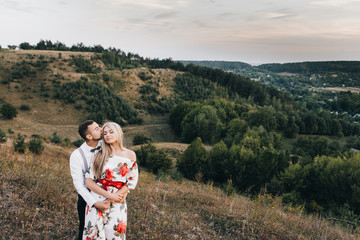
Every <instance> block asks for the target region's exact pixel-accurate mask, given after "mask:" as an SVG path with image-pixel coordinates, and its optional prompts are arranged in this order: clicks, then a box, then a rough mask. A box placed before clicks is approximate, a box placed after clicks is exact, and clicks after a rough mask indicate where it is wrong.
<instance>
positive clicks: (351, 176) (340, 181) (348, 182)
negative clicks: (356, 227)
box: [268, 154, 360, 215]
mask: <svg viewBox="0 0 360 240" xmlns="http://www.w3.org/2000/svg"><path fill="white" fill-rule="evenodd" d="M359 176H360V154H353V155H351V156H349V157H346V158H340V157H328V156H321V157H320V156H319V157H316V158H315V160H314V161H313V162H311V163H309V164H306V165H301V164H300V163H298V164H295V165H291V166H290V167H289V168H288V169H286V170H285V171H284V172H283V173H280V174H279V175H278V176H277V177H275V178H274V179H273V180H272V181H271V183H270V185H269V187H268V190H269V191H271V192H272V193H276V194H281V195H282V196H283V198H284V201H285V202H291V203H293V204H299V205H302V204H303V203H304V202H305V203H306V208H307V209H308V210H310V211H322V212H329V211H331V212H333V213H337V214H336V215H339V214H340V215H341V214H343V213H339V210H340V209H341V208H342V207H344V206H345V205H346V204H347V205H348V206H349V207H350V210H352V211H354V212H355V213H356V214H360V204H359V203H360V202H359V193H360V191H359V187H358V186H359V184H360V178H359Z"/></svg>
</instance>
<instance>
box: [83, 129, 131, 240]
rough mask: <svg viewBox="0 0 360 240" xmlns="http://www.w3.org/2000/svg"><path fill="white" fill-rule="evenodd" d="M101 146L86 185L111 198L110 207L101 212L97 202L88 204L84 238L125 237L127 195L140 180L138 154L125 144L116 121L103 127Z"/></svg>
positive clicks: (94, 192)
mask: <svg viewBox="0 0 360 240" xmlns="http://www.w3.org/2000/svg"><path fill="white" fill-rule="evenodd" d="M102 131H103V141H102V143H101V150H100V151H99V153H98V154H97V155H96V157H95V159H94V162H93V164H92V166H91V169H90V171H89V172H88V173H87V174H86V176H85V177H86V181H85V185H86V187H88V188H89V189H90V190H91V193H92V194H93V195H94V196H95V197H96V199H99V201H102V200H104V199H106V198H107V199H109V201H111V204H110V209H108V210H106V211H104V212H100V211H98V210H97V209H96V208H95V207H94V206H86V213H85V214H86V215H85V226H84V234H83V239H85V240H89V239H122V240H124V239H125V232H126V226H127V205H126V201H125V197H126V195H127V193H128V191H129V189H134V188H135V186H136V184H137V181H138V167H137V164H136V155H135V153H134V152H133V151H131V150H129V149H126V148H124V146H123V132H122V130H121V127H120V126H119V125H118V124H117V123H114V122H108V123H105V125H104V126H103V128H102Z"/></svg>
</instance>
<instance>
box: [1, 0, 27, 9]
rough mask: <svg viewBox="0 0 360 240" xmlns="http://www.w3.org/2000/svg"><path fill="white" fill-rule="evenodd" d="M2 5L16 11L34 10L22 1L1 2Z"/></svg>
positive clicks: (7, 0) (8, 0)
mask: <svg viewBox="0 0 360 240" xmlns="http://www.w3.org/2000/svg"><path fill="white" fill-rule="evenodd" d="M0 5H1V6H3V7H5V8H8V9H11V10H14V11H22V12H31V11H32V9H33V7H32V6H31V5H29V4H24V3H23V2H21V1H14V0H0Z"/></svg>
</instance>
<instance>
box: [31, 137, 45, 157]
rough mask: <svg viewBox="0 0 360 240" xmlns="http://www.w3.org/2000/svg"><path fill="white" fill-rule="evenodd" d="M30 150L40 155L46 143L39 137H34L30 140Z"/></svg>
mask: <svg viewBox="0 0 360 240" xmlns="http://www.w3.org/2000/svg"><path fill="white" fill-rule="evenodd" d="M29 150H30V152H32V153H35V154H38V155H40V154H41V153H42V152H43V151H44V145H43V143H42V141H41V138H39V137H37V136H36V137H35V136H34V137H32V139H31V140H30V142H29Z"/></svg>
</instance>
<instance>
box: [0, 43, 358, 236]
mask: <svg viewBox="0 0 360 240" xmlns="http://www.w3.org/2000/svg"><path fill="white" fill-rule="evenodd" d="M97 49H100V50H99V51H93V52H86V51H84V52H75V51H48V50H16V51H12V50H4V51H0V69H1V71H0V81H1V85H0V93H1V99H0V101H1V102H0V103H1V104H3V103H10V104H12V105H14V106H15V107H16V108H17V111H18V112H19V113H18V115H17V117H15V118H14V119H11V120H7V119H4V118H1V119H0V124H1V130H3V131H1V132H0V134H4V133H5V134H6V135H8V137H9V139H8V140H7V142H6V143H4V144H2V149H3V151H4V156H5V157H4V158H3V159H2V162H1V164H2V165H1V169H3V170H4V175H3V176H4V177H3V179H4V184H3V185H2V190H1V191H2V192H3V193H6V192H10V193H11V194H10V195H9V196H7V197H6V198H4V204H5V205H6V206H9V209H11V210H9V212H7V213H6V214H7V215H6V216H7V217H8V218H6V219H7V220H6V221H7V222H8V223H7V224H5V226H7V227H6V228H5V229H6V231H7V232H8V233H9V234H15V235H16V234H24V235H26V236H28V235H29V234H30V235H31V234H39V233H41V232H42V233H46V234H48V235H47V237H45V238H61V237H62V236H73V233H74V229H72V228H71V227H70V225H74V221H75V219H76V218H75V217H74V218H73V219H72V220H71V221H72V222H70V223H69V224H68V223H66V224H64V226H63V228H62V229H61V231H60V232H59V234H58V235H57V234H56V233H54V234H53V233H50V231H49V230H48V228H45V227H44V226H49V225H47V224H48V223H45V222H40V223H39V225H38V226H37V229H38V230H36V231H34V232H31V230H29V231H27V230H23V231H21V232H20V233H13V232H12V230H11V229H10V230H9V229H8V228H9V226H12V225H16V224H18V220H19V219H17V218H16V217H14V209H16V208H19V206H18V205H17V201H15V202H12V201H11V200H9V199H22V198H24V199H27V200H29V202H30V203H31V205H26V203H24V202H23V201H20V200H19V202H20V203H21V204H25V205H24V211H23V215H22V221H23V222H27V225H26V226H27V227H28V228H30V227H32V226H34V224H35V223H34V221H35V219H37V217H39V218H46V219H50V213H51V212H56V214H58V215H57V216H58V221H60V222H66V221H69V220H66V219H68V218H67V216H68V215H70V214H71V211H70V210H69V209H67V208H66V204H65V203H64V202H66V198H68V199H72V200H74V199H73V198H74V197H75V196H76V194H75V195H74V189H73V187H72V184H71V179H70V177H69V173H68V172H67V169H68V168H67V167H65V168H64V166H67V162H68V157H69V154H70V152H71V150H73V149H74V147H73V145H72V143H73V144H74V145H75V144H77V143H78V141H77V140H78V138H79V137H78V136H77V133H76V132H77V126H78V124H79V123H80V122H81V121H83V120H85V119H94V120H96V121H97V122H99V123H102V122H104V121H107V120H110V121H116V122H118V123H120V124H121V125H122V126H123V129H124V132H125V145H126V146H128V147H131V148H133V149H136V150H138V149H139V148H140V146H132V145H133V144H132V140H133V137H134V136H136V135H139V134H140V135H141V136H142V137H144V136H145V137H149V138H151V139H152V141H153V142H154V143H153V145H154V146H155V148H159V149H165V151H159V152H158V153H159V154H160V155H162V154H165V155H170V157H171V160H173V163H174V164H173V167H172V168H171V169H165V170H166V171H167V172H165V173H164V172H161V171H157V170H158V169H153V168H152V166H153V165H151V164H150V165H151V168H150V167H149V165H147V166H148V167H149V169H148V171H150V170H151V171H154V172H155V173H156V176H155V175H153V174H152V173H150V172H147V171H146V169H145V168H144V169H142V171H143V176H144V179H143V180H142V181H143V184H145V186H144V187H141V185H140V187H139V189H141V191H140V195H134V197H136V201H135V202H136V203H137V202H139V205H138V206H139V207H138V209H141V208H140V206H146V211H141V210H137V211H136V212H134V214H135V215H136V214H138V215H136V216H135V219H134V220H133V222H135V223H136V226H139V228H136V227H134V228H133V229H136V231H135V232H130V233H129V234H130V235H131V234H133V235H132V236H134V238H135V239H142V238H144V237H145V238H153V239H169V238H185V237H187V238H194V239H197V238H198V239H202V238H203V239H207V238H220V239H221V238H223V239H229V238H230V239H232V238H235V239H236V238H238V239H242V238H243V239H249V238H250V239H288V238H290V239H291V238H300V239H301V237H302V236H305V237H304V238H305V239H306V238H310V239H311V238H315V239H316V238H328V239H332V238H331V237H328V236H330V235H331V236H332V235H333V236H337V238H340V239H341V238H342V239H352V238H354V236H355V235H356V234H357V230H356V229H357V226H358V224H359V220H358V219H359V218H358V214H359V212H360V209H359V208H358V206H359V200H358V199H359V198H357V196H358V195H357V194H358V188H357V187H356V186H357V185H356V184H358V181H359V180H358V179H360V175H359V173H360V171H358V169H360V166H359V165H358V157H359V156H360V155H356V154H354V153H353V152H351V151H350V150H349V149H350V148H355V147H356V146H358V145H359V146H360V138H359V137H358V135H359V134H360V126H359V124H357V122H356V119H355V118H352V117H348V114H347V115H345V114H341V115H336V114H332V113H330V112H329V111H327V110H324V109H316V108H312V105H310V104H309V105H307V104H304V102H302V101H299V99H297V98H296V97H294V95H291V94H289V93H287V92H284V91H280V90H279V89H277V88H275V87H274V86H271V85H270V84H269V81H268V82H266V84H264V83H263V82H262V80H259V81H253V80H252V79H251V78H249V77H247V76H242V75H239V74H234V73H232V72H225V71H222V70H221V69H212V68H208V67H201V66H196V65H194V64H191V63H190V64H188V65H186V66H184V65H182V64H181V63H179V62H174V61H172V60H171V59H165V60H158V59H144V58H142V57H140V56H138V55H136V54H125V53H123V52H122V51H120V50H117V49H108V50H104V49H102V50H101V48H100V47H97ZM67 50H69V49H67ZM77 50H79V51H80V50H81V48H80V49H77ZM239 65H240V66H245V67H246V71H253V70H252V68H251V67H250V66H249V65H246V64H239ZM233 66H237V64H236V63H234V64H233ZM266 73H267V74H268V75H269V76H270V73H269V72H266ZM262 74H264V72H263V73H262ZM309 99H310V97H309ZM311 99H312V98H311ZM312 100H313V99H312ZM343 105H345V106H346V104H343ZM341 106H342V105H341ZM352 107H353V109H356V108H354V106H352ZM342 110H343V111H344V110H345V109H344V108H342ZM17 134H20V135H19V136H20V137H21V135H23V134H26V135H27V138H26V142H28V141H29V140H30V138H32V137H30V136H32V135H38V136H36V137H37V138H38V139H41V141H43V143H44V144H45V152H44V153H43V154H42V155H40V156H36V155H32V153H30V152H28V151H27V150H26V152H25V154H24V155H21V154H18V153H14V152H13V150H12V149H13V142H14V141H16V140H15V139H16V135H17ZM319 135H321V136H319ZM344 135H345V136H347V137H348V138H349V141H347V142H346V143H345V140H344V138H343V136H344ZM59 136H60V139H58V138H59ZM55 137H56V139H55ZM199 137H200V138H199ZM289 138H291V139H289ZM54 139H55V140H56V141H54ZM339 141H342V144H341V145H340V143H339ZM52 142H54V143H52ZM55 142H56V143H57V144H56V145H55ZM202 142H204V143H205V144H207V146H205V147H204V145H203V143H202ZM284 142H285V143H286V144H284V145H286V146H285V147H284V146H283V143H284ZM190 143H191V144H190ZM189 144H190V145H189ZM319 146H321V147H319ZM140 150H141V148H140ZM185 152H186V154H185ZM199 152H201V154H203V155H201V154H198V153H199ZM140 155H141V154H138V156H139V159H140ZM12 156H13V157H12ZM54 156H56V157H54ZM141 161H143V160H139V162H140V163H143V164H144V162H145V161H144V162H141ZM145 163H146V162H145ZM175 163H177V165H176V166H175ZM24 164H25V166H28V165H29V166H31V167H28V168H26V167H25V168H24ZM144 166H145V164H144ZM187 166H190V167H189V168H187ZM53 168H55V169H56V171H52V169H53ZM60 168H61V169H60ZM42 172H44V173H42ZM5 173H6V174H5ZM12 173H13V176H12V175H11V174H12ZM167 173H168V174H167ZM34 174H35V175H34ZM39 174H40V175H39ZM182 175H185V176H186V177H187V178H188V179H190V180H196V182H193V181H187V180H184V178H183V177H182ZM21 176H25V177H26V180H25V181H24V180H23V179H22V178H21ZM36 176H41V178H40V180H39V181H38V179H37V178H36ZM59 176H61V177H59ZM171 177H172V178H174V179H173V180H170V178H171ZM154 178H155V180H154ZM8 179H9V180H8ZM175 179H176V181H175ZM354 179H355V180H354ZM202 182H207V184H202ZM338 182H342V183H344V185H345V186H346V187H343V185H338V184H337V183H338ZM43 183H46V184H50V183H51V185H49V186H47V185H46V184H43ZM55 183H58V185H56V184H55ZM40 184H43V185H40ZM12 185H15V186H16V188H14V189H9V188H11V186H12ZM54 185H56V186H57V187H58V189H60V190H61V191H63V192H64V193H65V195H64V197H62V196H59V195H58V193H56V190H57V189H56V188H54ZM40 186H41V187H42V188H41V189H40ZM149 186H151V187H149ZM153 186H156V187H153ZM215 186H216V187H215ZM147 187H148V188H149V189H147ZM161 189H162V190H161ZM173 189H176V191H175V193H172V192H171V190H173ZM221 189H222V190H221ZM264 189H267V191H269V192H268V193H269V194H267V193H266V194H263V193H264V191H265V190H264ZM33 190H34V191H38V192H39V194H40V195H39V194H37V193H36V194H35V195H34V194H33V192H32V191H33ZM154 191H155V192H156V194H158V193H159V195H154V194H152V195H151V193H154ZM17 192H21V194H20V195H19V194H18V193H17ZM46 192H49V194H47V193H46ZM235 192H238V193H240V194H245V195H247V196H249V197H251V198H253V201H251V200H250V199H249V198H246V197H240V195H236V194H235ZM265 192H266V191H265ZM142 193H146V194H147V195H141V194H142ZM160 193H161V194H160ZM224 193H226V194H224ZM259 193H261V194H260V195H259ZM22 194H23V195H22ZM227 194H228V195H230V197H228V196H227ZM270 194H271V195H270ZM176 195H179V196H182V198H183V200H178V199H177V198H176ZM19 196H20V197H19ZM24 196H25V197H24ZM28 196H30V197H32V196H34V199H32V198H28ZM155 196H156V198H155ZM256 198H259V199H258V201H257V200H256ZM55 199H56V200H57V199H59V201H55ZM149 199H150V200H149ZM224 199H225V200H224ZM222 200H224V201H225V205H224V207H223V208H220V211H217V210H216V206H218V205H221V206H223V204H224V202H222ZM129 201H130V199H129ZM144 201H145V202H144ZM152 201H156V202H157V203H158V202H159V203H161V204H162V205H161V208H160V205H156V204H155V203H153V202H152ZM281 201H284V203H286V204H287V205H286V206H287V207H283V206H282V204H280V202H281ZM73 202H74V201H71V203H73ZM187 202H190V203H191V204H190V205H188V204H187ZM45 203H46V204H45ZM265 203H267V204H265ZM44 204H45V205H44ZM52 204H54V205H52ZM167 204H168V205H167ZM268 204H270V206H275V207H274V209H273V212H272V211H271V210H269V205H268ZM272 204H273V205H272ZM34 205H35V206H38V209H39V210H36V211H39V213H38V212H36V211H35V212H33V211H31V210H29V209H30V208H31V206H34ZM242 205H243V206H247V207H249V206H252V208H253V209H254V210H253V211H252V212H251V214H250V215H247V214H248V213H249V212H246V209H244V208H241V206H242ZM179 206H182V207H181V208H179ZM234 206H238V207H239V208H237V210H236V211H235V210H234V209H233V207H234ZM291 206H294V207H291ZM201 207H204V208H205V209H206V210H205V211H203V210H201ZM270 208H271V207H270ZM40 209H42V210H43V211H40ZM296 209H298V210H296ZM299 209H300V212H301V214H300V212H299ZM72 210H73V208H72ZM179 210H181V211H180V212H179ZM158 211H160V215H156V214H155V212H156V213H158ZM40 212H41V214H40ZM161 212H164V214H162V213H161ZM195 212H196V213H195ZM294 212H295V213H294ZM302 212H307V213H315V214H320V216H321V217H320V218H317V217H314V216H311V215H310V216H308V217H306V216H305V215H303V214H302ZM293 213H294V215H293ZM29 214H30V215H29ZM38 214H39V215H40V216H38ZM258 214H260V215H258ZM288 214H290V215H288ZM62 215H66V216H62ZM153 216H154V219H153V220H152V221H155V222H156V224H155V225H156V226H154V228H152V227H149V226H148V225H147V224H145V225H144V224H143V223H144V222H146V220H147V218H149V217H150V219H152V217H153ZM188 216H190V220H187V218H188ZM274 216H275V217H274ZM199 217H200V218H199ZM263 217H264V221H262V220H261V218H263ZM267 217H269V218H267ZM282 217H284V219H286V220H279V221H274V218H276V219H279V218H280V219H283V218H282ZM288 218H290V219H288ZM321 218H327V219H330V220H331V221H334V222H341V223H343V224H344V225H347V226H353V227H354V229H355V230H351V228H348V229H345V230H344V229H341V228H340V227H338V226H335V227H333V226H332V223H329V222H326V221H323V220H321ZM209 219H210V220H209ZM239 219H240V221H239ZM291 219H296V220H294V221H292V220H291ZM301 219H303V221H304V222H302V221H301ZM20 221H21V220H20ZM48 221H49V222H50V220H48ZM286 222H291V224H295V223H294V222H298V223H301V224H300V226H299V225H296V227H294V226H293V225H292V226H290V225H287V224H286ZM198 223H199V224H200V225H197V224H198ZM313 224H315V225H316V226H320V227H319V228H317V229H316V230H313V227H311V225H313ZM174 225H176V226H174ZM194 225H195V226H196V227H195V228H194V227H193V226H194ZM24 226H25V225H24ZM52 226H53V225H52ZM277 227H278V229H277ZM23 228H25V227H23ZM294 228H295V230H294ZM300 228H306V229H308V230H306V231H308V232H306V233H303V232H301V233H300V232H299V231H298V229H300ZM44 229H45V230H44ZM239 229H241V230H239ZM310 229H312V230H310ZM154 231H155V232H154ZM310 231H311V232H310ZM346 231H348V232H350V233H354V234H355V235H351V234H349V233H346ZM183 232H184V234H185V235H183ZM16 236H18V235H16ZM248 236H251V237H248Z"/></svg>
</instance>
